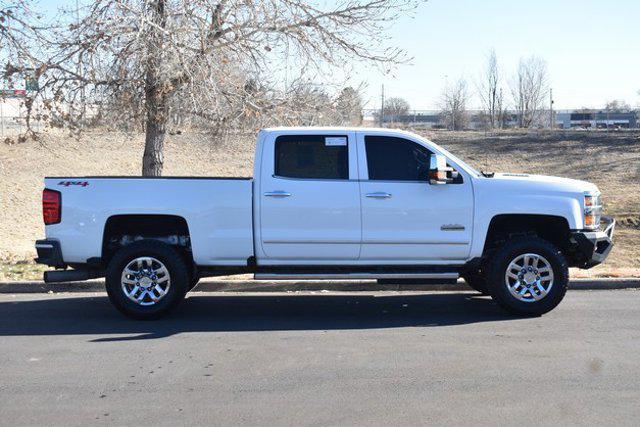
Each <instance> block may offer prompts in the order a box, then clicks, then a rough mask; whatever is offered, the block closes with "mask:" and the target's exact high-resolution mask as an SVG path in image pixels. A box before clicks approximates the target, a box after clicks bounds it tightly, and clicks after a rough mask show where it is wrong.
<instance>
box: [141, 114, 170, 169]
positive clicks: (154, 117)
mask: <svg viewBox="0 0 640 427" xmlns="http://www.w3.org/2000/svg"><path fill="white" fill-rule="evenodd" d="M147 107H148V104H147ZM166 129H167V127H166V117H162V113H160V114H152V112H151V111H148V112H147V129H146V132H145V140H144V156H142V175H143V176H160V175H162V166H163V164H164V154H163V149H164V137H165V134H166Z"/></svg>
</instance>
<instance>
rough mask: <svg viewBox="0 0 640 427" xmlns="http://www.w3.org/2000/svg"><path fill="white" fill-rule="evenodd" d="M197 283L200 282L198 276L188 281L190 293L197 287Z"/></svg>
mask: <svg viewBox="0 0 640 427" xmlns="http://www.w3.org/2000/svg"><path fill="white" fill-rule="evenodd" d="M199 282H200V276H198V275H193V276H191V279H189V291H192V290H193V288H195V287H196V286H198V283H199Z"/></svg>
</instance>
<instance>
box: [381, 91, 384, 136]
mask: <svg viewBox="0 0 640 427" xmlns="http://www.w3.org/2000/svg"><path fill="white" fill-rule="evenodd" d="M380 127H384V83H383V84H382V93H381V95H380Z"/></svg>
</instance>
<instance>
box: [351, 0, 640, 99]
mask: <svg viewBox="0 0 640 427" xmlns="http://www.w3.org/2000/svg"><path fill="white" fill-rule="evenodd" d="M391 34H392V36H393V40H394V42H395V44H396V45H397V46H400V47H402V48H404V49H405V50H406V51H407V52H408V53H409V54H410V55H411V56H413V57H414V59H413V61H412V65H408V66H401V67H399V68H398V69H397V70H396V72H395V76H386V77H385V76H382V75H381V74H380V73H379V72H377V71H375V70H371V69H369V68H368V67H358V70H359V73H358V75H357V76H355V77H354V78H355V79H356V80H357V79H360V80H366V81H368V82H369V84H368V89H367V99H368V100H369V104H368V107H370V108H372V107H376V106H378V105H379V102H380V101H379V97H380V85H381V84H382V83H383V82H384V83H385V92H386V94H387V96H401V97H404V98H405V99H407V100H408V101H409V103H410V104H411V106H412V108H417V109H429V108H436V107H437V104H438V99H439V96H440V93H441V91H442V87H443V85H444V82H445V79H448V80H449V81H452V80H454V79H456V78H457V77H458V76H464V77H465V78H466V79H467V80H468V81H469V83H470V87H471V88H474V85H473V83H472V82H473V80H474V79H476V78H477V76H478V74H479V71H480V69H481V67H482V65H483V63H484V61H485V57H486V55H487V52H488V51H489V50H490V49H492V48H494V49H495V50H496V53H497V56H498V61H499V63H500V65H501V66H502V67H503V72H504V74H505V79H508V77H509V75H511V74H513V71H514V70H515V68H516V65H517V63H518V59H519V58H520V57H522V56H528V55H531V54H535V55H538V56H540V57H542V58H544V59H545V60H546V61H547V63H548V66H549V74H550V77H551V83H552V87H553V93H554V98H555V101H556V103H555V106H556V108H580V107H601V106H603V104H604V103H605V102H606V101H607V100H610V99H623V100H625V101H626V102H628V103H629V104H631V105H634V106H635V105H637V104H639V103H640V97H639V96H638V94H637V92H638V90H640V52H639V49H640V0H600V1H596V0H535V1H523V0H430V1H429V2H428V3H426V4H425V5H423V6H421V7H420V8H419V9H418V11H417V14H416V16H415V17H414V18H413V19H409V18H406V19H402V20H401V21H399V22H398V23H397V24H396V25H395V26H394V28H393V29H392V31H391ZM473 104H474V105H478V102H477V100H474V101H473Z"/></svg>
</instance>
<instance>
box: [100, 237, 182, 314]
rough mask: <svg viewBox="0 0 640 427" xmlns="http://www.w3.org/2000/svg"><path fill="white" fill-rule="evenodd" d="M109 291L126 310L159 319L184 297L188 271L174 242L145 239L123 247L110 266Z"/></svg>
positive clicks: (108, 276)
mask: <svg viewBox="0 0 640 427" xmlns="http://www.w3.org/2000/svg"><path fill="white" fill-rule="evenodd" d="M106 286H107V294H108V295H109V300H111V303H113V305H114V306H115V307H116V308H117V309H118V310H119V311H120V312H122V313H123V314H125V315H127V316H129V317H132V318H135V319H141V320H151V319H157V318H159V317H162V316H164V315H166V314H167V313H169V312H170V311H171V310H172V309H173V308H175V307H176V306H177V305H178V304H179V303H180V301H182V300H183V299H184V296H185V294H186V292H187V287H188V286H189V273H188V270H187V267H186V265H185V262H184V260H183V258H182V257H181V256H180V254H179V253H178V252H176V251H175V250H174V249H173V248H172V247H171V246H169V245H166V244H164V243H162V242H157V241H152V240H143V241H139V242H135V243H132V244H130V245H128V246H125V247H123V248H122V249H120V250H119V251H118V252H116V254H115V255H114V256H113V258H112V259H111V261H110V262H109V266H108V267H107V274H106Z"/></svg>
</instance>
